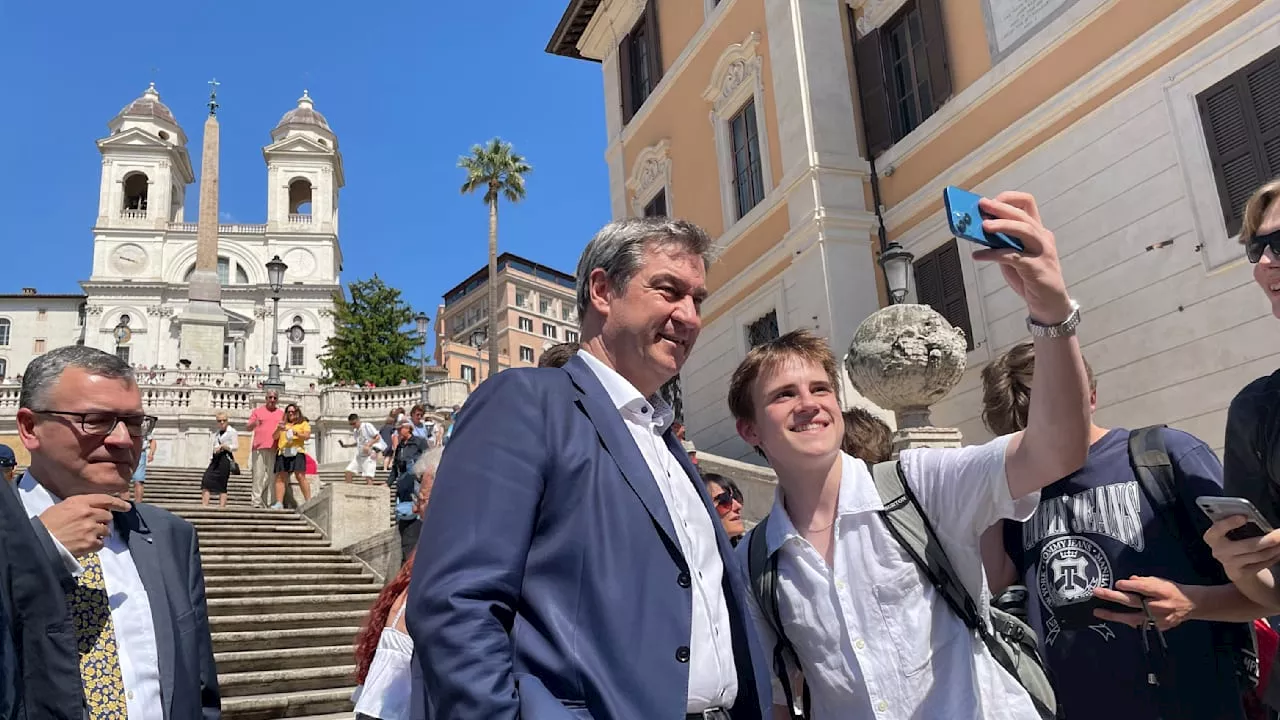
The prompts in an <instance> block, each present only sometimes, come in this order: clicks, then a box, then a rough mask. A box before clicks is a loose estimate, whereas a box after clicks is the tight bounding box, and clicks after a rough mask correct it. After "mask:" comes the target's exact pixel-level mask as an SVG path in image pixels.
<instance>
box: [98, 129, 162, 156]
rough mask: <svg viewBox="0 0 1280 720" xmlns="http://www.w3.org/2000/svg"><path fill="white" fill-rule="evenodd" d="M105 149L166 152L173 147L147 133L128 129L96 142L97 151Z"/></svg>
mask: <svg viewBox="0 0 1280 720" xmlns="http://www.w3.org/2000/svg"><path fill="white" fill-rule="evenodd" d="M107 148H116V149H125V148H128V149H130V150H136V149H138V148H154V149H156V150H164V151H168V150H170V149H172V148H173V146H172V145H170V144H169V143H167V142H165V141H163V140H161V139H160V138H158V137H156V136H155V135H152V134H151V133H149V132H146V131H144V130H141V129H139V128H129V129H128V130H125V131H124V132H121V133H117V134H115V135H112V136H110V137H106V138H103V139H101V140H99V141H98V149H99V150H105V149H107Z"/></svg>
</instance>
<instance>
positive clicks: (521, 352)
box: [435, 253, 578, 389]
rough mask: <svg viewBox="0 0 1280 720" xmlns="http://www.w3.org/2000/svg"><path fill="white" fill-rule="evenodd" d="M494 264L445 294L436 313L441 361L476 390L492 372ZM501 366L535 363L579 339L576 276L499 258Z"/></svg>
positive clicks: (507, 256)
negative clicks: (489, 337)
mask: <svg viewBox="0 0 1280 720" xmlns="http://www.w3.org/2000/svg"><path fill="white" fill-rule="evenodd" d="M488 282H489V267H488V264H487V263H486V264H485V267H482V268H480V269H479V270H477V271H476V273H475V274H474V275H472V276H471V277H469V278H467V279H466V280H464V281H462V282H461V283H459V284H458V285H457V286H456V287H454V288H453V289H451V290H449V291H448V292H446V293H445V294H444V304H443V305H441V306H440V309H439V310H438V311H437V312H436V318H437V319H436V357H435V359H436V363H437V364H439V365H440V366H441V367H443V368H445V370H446V371H447V373H448V376H449V377H451V378H457V379H461V380H465V381H466V382H467V383H468V384H469V385H470V386H471V387H472V388H473V389H474V388H475V386H476V385H477V384H479V383H480V382H481V381H483V380H484V379H485V378H487V377H488V375H489V346H488V344H487V342H485V343H481V347H479V348H477V347H476V343H477V342H479V341H480V333H482V332H483V333H487V332H488V324H489V292H488ZM498 283H499V284H500V285H499V287H498V302H499V303H500V306H499V309H498V367H499V368H501V369H502V370H506V369H507V368H511V367H535V366H536V365H537V364H538V358H540V357H542V351H543V350H545V349H547V348H549V347H551V346H552V345H556V344H558V343H562V342H577V340H578V309H577V301H576V299H575V298H576V295H575V290H574V288H575V281H574V278H573V276H572V275H569V274H568V273H564V272H561V271H559V270H556V269H554V268H550V267H547V266H546V265H541V264H539V263H536V262H534V261H532V260H526V259H525V258H522V257H520V256H518V255H513V254H511V253H503V254H501V255H499V256H498Z"/></svg>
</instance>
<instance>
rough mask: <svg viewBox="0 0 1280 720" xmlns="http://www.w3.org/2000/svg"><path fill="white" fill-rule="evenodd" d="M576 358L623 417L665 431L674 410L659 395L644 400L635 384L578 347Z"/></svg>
mask: <svg viewBox="0 0 1280 720" xmlns="http://www.w3.org/2000/svg"><path fill="white" fill-rule="evenodd" d="M578 357H580V358H582V361H583V362H585V363H586V364H587V367H588V368H590V369H591V372H592V373H594V374H595V376H596V379H597V380H599V381H600V384H601V385H603V386H604V390H605V392H607V393H609V399H610V400H611V401H612V402H613V406H614V407H615V408H617V409H618V412H620V413H622V415H623V416H625V417H630V418H632V419H634V420H636V421H638V422H648V423H652V424H653V425H655V426H656V429H657V431H658V432H659V433H663V432H666V430H667V428H668V427H670V425H671V422H672V421H673V420H675V411H674V410H673V409H672V408H671V405H670V404H668V403H667V401H665V400H663V399H662V397H661V396H659V395H654V396H653V397H651V398H648V399H646V398H645V397H644V396H643V395H641V394H640V391H639V390H637V389H636V386H635V385H632V384H631V381H629V380H627V379H626V378H624V377H622V375H620V374H618V371H617V370H614V369H613V368H611V367H609V366H608V365H605V364H604V362H603V361H601V360H600V359H599V358H597V357H596V356H594V355H592V354H591V353H589V352H587V351H586V350H583V349H579V350H578Z"/></svg>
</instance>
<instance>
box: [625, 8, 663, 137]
mask: <svg viewBox="0 0 1280 720" xmlns="http://www.w3.org/2000/svg"><path fill="white" fill-rule="evenodd" d="M657 5H658V1H657V0H649V2H648V3H646V4H645V9H644V13H643V14H642V15H641V16H640V20H639V21H637V22H636V26H635V27H633V28H631V32H629V33H627V34H626V36H624V37H623V38H622V44H621V45H619V46H618V70H619V73H620V75H621V77H620V78H619V80H620V85H621V90H622V122H623V123H624V124H625V123H628V122H631V118H632V117H633V116H634V115H635V114H636V113H637V112H639V111H640V107H641V106H642V105H644V101H645V100H646V99H647V98H648V97H649V94H650V93H652V92H653V89H654V88H655V87H657V86H658V81H659V80H661V79H662V56H661V52H660V45H659V42H658V9H657Z"/></svg>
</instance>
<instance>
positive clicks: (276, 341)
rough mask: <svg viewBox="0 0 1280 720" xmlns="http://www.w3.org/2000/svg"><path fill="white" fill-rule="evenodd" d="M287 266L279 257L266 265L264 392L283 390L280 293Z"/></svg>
mask: <svg viewBox="0 0 1280 720" xmlns="http://www.w3.org/2000/svg"><path fill="white" fill-rule="evenodd" d="M288 269H289V266H288V265H285V264H284V261H283V260H281V259H280V256H279V255H276V256H275V257H273V258H271V261H270V262H268V263H267V282H269V283H270V284H271V364H270V365H268V366H267V381H266V382H264V383H262V388H263V389H264V390H268V391H270V390H275V391H276V393H277V394H278V393H280V392H281V391H283V390H284V382H282V381H281V380H280V291H281V289H283V288H284V271H285V270H288Z"/></svg>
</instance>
